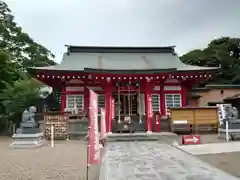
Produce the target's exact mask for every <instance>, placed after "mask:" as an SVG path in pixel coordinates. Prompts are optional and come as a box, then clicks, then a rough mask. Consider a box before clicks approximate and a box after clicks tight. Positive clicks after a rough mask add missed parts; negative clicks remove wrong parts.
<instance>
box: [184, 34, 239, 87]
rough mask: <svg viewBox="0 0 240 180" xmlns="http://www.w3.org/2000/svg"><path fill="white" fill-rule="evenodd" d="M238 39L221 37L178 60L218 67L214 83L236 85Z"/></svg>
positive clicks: (237, 77)
mask: <svg viewBox="0 0 240 180" xmlns="http://www.w3.org/2000/svg"><path fill="white" fill-rule="evenodd" d="M239 45H240V38H230V37H221V38H218V39H215V40H212V41H211V42H210V43H209V44H208V46H207V47H206V48H204V49H202V50H201V49H195V50H192V51H190V52H188V53H186V54H184V55H183V56H182V57H180V59H181V60H182V61H183V62H184V63H186V64H190V65H197V66H205V67H220V69H219V71H220V74H219V75H218V76H217V78H216V79H214V82H216V83H226V84H231V83H238V82H239V80H240V76H239V75H240V60H239V57H240V46H239Z"/></svg>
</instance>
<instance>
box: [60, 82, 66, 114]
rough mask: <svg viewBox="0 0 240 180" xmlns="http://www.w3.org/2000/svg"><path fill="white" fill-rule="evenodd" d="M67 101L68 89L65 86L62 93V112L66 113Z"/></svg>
mask: <svg viewBox="0 0 240 180" xmlns="http://www.w3.org/2000/svg"><path fill="white" fill-rule="evenodd" d="M66 101H67V99H66V88H65V86H64V85H63V87H62V91H61V111H62V112H64V110H65V108H66V105H67V104H66V103H67V102H66Z"/></svg>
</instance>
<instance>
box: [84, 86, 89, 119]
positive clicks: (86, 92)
mask: <svg viewBox="0 0 240 180" xmlns="http://www.w3.org/2000/svg"><path fill="white" fill-rule="evenodd" d="M83 93H84V112H85V113H86V115H88V114H89V113H88V112H89V89H88V88H87V87H86V86H84V92H83Z"/></svg>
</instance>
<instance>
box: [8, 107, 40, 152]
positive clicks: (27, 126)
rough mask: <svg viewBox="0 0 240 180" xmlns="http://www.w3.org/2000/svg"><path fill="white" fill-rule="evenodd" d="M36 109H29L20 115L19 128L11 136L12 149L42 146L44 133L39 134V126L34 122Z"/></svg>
mask: <svg viewBox="0 0 240 180" xmlns="http://www.w3.org/2000/svg"><path fill="white" fill-rule="evenodd" d="M36 111H37V108H36V107H34V106H31V107H29V109H28V110H25V111H24V112H23V113H22V120H21V123H20V128H18V129H17V132H16V134H13V136H12V138H13V142H12V143H11V144H10V146H11V147H12V148H33V147H40V146H43V145H44V133H43V132H41V130H40V128H39V124H38V123H37V122H36V120H35V113H36Z"/></svg>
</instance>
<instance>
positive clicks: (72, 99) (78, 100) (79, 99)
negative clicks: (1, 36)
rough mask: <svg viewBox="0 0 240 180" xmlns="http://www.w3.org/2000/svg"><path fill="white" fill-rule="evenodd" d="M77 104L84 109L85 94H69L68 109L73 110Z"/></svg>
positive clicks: (80, 108)
mask: <svg viewBox="0 0 240 180" xmlns="http://www.w3.org/2000/svg"><path fill="white" fill-rule="evenodd" d="M75 104H76V106H77V108H78V109H79V110H82V111H83V110H84V95H82V94H78V95H67V102H66V109H68V110H71V109H73V108H74V105H75Z"/></svg>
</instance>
